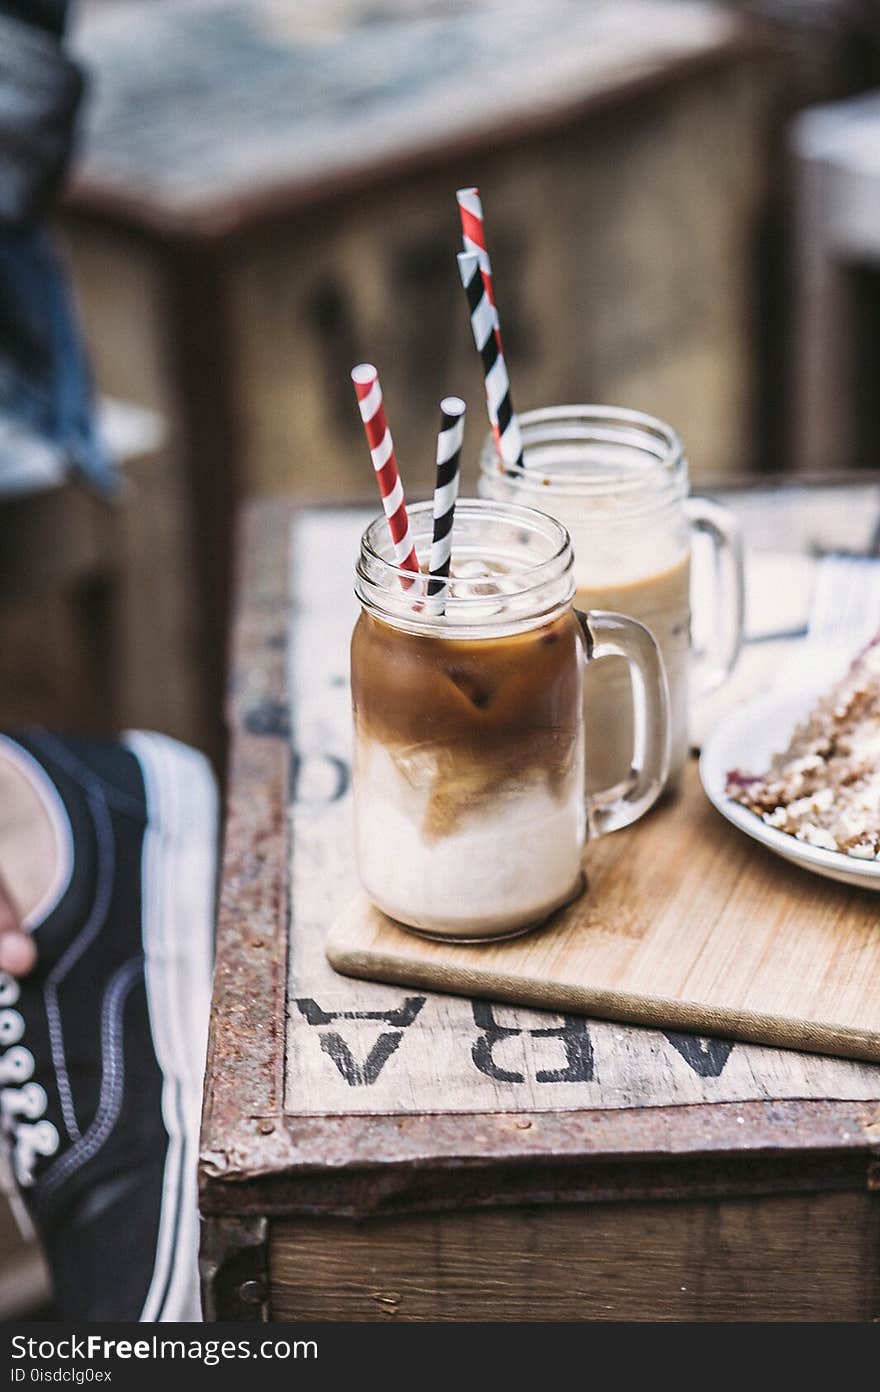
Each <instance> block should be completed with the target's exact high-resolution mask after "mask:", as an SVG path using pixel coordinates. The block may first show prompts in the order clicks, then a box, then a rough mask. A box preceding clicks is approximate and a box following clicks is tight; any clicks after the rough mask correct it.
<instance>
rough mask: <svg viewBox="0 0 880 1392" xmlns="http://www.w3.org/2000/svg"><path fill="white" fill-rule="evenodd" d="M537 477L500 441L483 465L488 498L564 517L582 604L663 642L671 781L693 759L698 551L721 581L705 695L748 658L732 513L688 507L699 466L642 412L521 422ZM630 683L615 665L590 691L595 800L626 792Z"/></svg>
mask: <svg viewBox="0 0 880 1392" xmlns="http://www.w3.org/2000/svg"><path fill="white" fill-rule="evenodd" d="M519 419H520V426H521V429H522V437H523V443H524V446H525V466H526V467H525V471H524V472H522V473H520V474H519V475H515V474H513V473H510V472H505V470H504V469H503V468H502V467H501V466H500V464H499V461H498V456H497V452H496V450H495V446H494V441H492V440H491V439H489V440H487V442H486V445H485V446H484V450H483V454H482V458H481V478H480V493H481V495H482V496H483V497H487V498H495V499H504V500H510V501H515V502H518V503H525V504H528V505H530V506H532V507H536V508H540V509H541V510H542V511H545V512H548V513H550V514H551V515H552V516H554V517H556V518H558V519H559V520H560V521H561V522H562V523H563V524H564V525H565V526H566V527H567V529H568V531H569V533H570V535H571V541H572V547H573V549H574V565H575V584H576V594H575V604H576V606H577V607H578V608H579V609H584V610H588V609H611V610H615V611H617V612H619V613H622V614H628V615H629V616H630V617H632V618H634V619H637V620H639V621H640V622H641V623H643V624H644V625H645V626H646V627H647V628H649V629H650V631H651V632H652V633H653V635H654V637H655V638H656V640H657V643H658V645H659V648H660V651H661V653H662V655H663V661H664V665H665V668H666V677H667V682H668V686H669V705H670V730H671V748H670V766H669V777H670V781H674V780H675V779H676V777H677V776H678V774H679V773H680V771H681V769H682V766H683V765H684V762H685V759H686V757H687V751H688V710H689V703H690V688H691V685H692V683H693V681H694V673H695V665H694V662H693V654H692V651H691V640H690V627H691V623H690V620H691V593H690V591H691V541H692V533H693V530H694V528H697V529H700V530H702V531H704V532H706V533H707V534H708V536H709V538H710V540H711V542H712V544H713V547H714V554H715V559H716V573H717V576H718V582H717V584H716V585H715V587H714V592H713V594H712V596H711V600H712V609H713V621H712V623H711V624H708V625H706V627H707V628H708V629H709V630H710V631H711V632H712V633H713V635H714V641H713V650H712V652H711V653H708V654H706V655H705V657H704V659H703V660H702V662H701V664H700V665H701V671H700V672H699V673H698V674H697V682H698V685H699V686H700V687H702V689H708V688H709V687H710V686H711V685H712V684H717V683H718V682H719V681H721V680H723V679H724V677H725V676H726V675H727V673H728V671H729V670H730V667H731V666H732V664H733V662H734V660H735V658H736V655H737V652H738V650H739V644H740V638H741V630H742V571H741V564H740V561H739V553H738V546H737V542H736V536H735V527H734V524H733V521H732V519H731V518H729V515H728V514H726V513H725V512H724V510H723V509H721V508H719V507H717V506H714V505H712V504H709V503H705V502H703V501H702V500H699V499H690V498H688V496H687V495H688V469H687V461H686V459H685V456H684V452H683V449H682V446H681V442H680V441H679V439H678V437H677V436H676V434H675V432H674V431H672V430H671V429H670V428H669V427H668V426H666V425H664V424H663V422H661V421H658V420H655V419H654V418H653V417H650V416H644V415H641V414H639V413H637V412H634V411H624V410H618V409H617V408H613V407H601V406H595V407H593V406H560V407H555V408H550V409H546V410H541V411H531V412H527V413H526V414H525V415H522V416H520V418H519ZM628 688H629V673H628V671H627V669H626V666H625V664H624V663H622V662H620V661H619V660H618V659H615V658H610V659H609V660H608V661H607V662H602V663H596V664H595V665H594V666H593V667H591V668H590V670H589V671H588V672H587V673H586V677H585V682H584V701H585V728H586V760H587V762H586V770H587V772H586V778H587V789H588V791H589V792H595V791H596V790H597V789H598V788H600V787H608V786H610V785H614V784H620V783H625V782H626V780H627V779H628V778H629V777H630V767H631V764H632V755H633V748H634V743H635V741H636V739H637V736H638V731H637V730H636V729H634V727H633V724H632V721H631V719H630V712H631V709H632V703H631V702H630V700H629V697H628Z"/></svg>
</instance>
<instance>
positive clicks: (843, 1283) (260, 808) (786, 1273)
mask: <svg viewBox="0 0 880 1392" xmlns="http://www.w3.org/2000/svg"><path fill="white" fill-rule="evenodd" d="M727 500H728V501H730V502H732V503H733V505H734V506H735V507H736V509H737V510H738V511H739V513H740V517H741V520H742V522H743V524H744V527H745V530H746V535H747V540H748V541H749V542H750V543H752V546H753V550H752V551H751V552H750V553H749V554H750V562H749V563H750V574H751V575H753V576H760V575H762V574H763V575H765V577H766V574H767V573H768V572H767V566H768V565H769V566H771V571H770V572H769V573H770V574H771V578H772V566H773V565H774V564H776V562H777V560H778V557H776V556H775V553H774V547H778V546H779V545H780V544H781V543H782V540H783V539H784V541H785V544H786V545H787V546H788V547H789V548H790V549H791V551H792V555H791V556H790V557H789V560H790V561H791V562H792V564H795V565H797V564H798V561H799V560H800V561H801V562H802V563H803V565H804V567H806V568H808V567H809V566H810V565H811V564H812V562H811V561H810V559H809V553H810V551H811V550H815V549H816V548H828V547H838V548H839V547H842V546H846V547H849V548H853V549H856V548H858V549H864V548H865V547H867V546H869V545H870V543H871V541H872V537H873V530H874V524H875V521H876V518H877V517H878V515H880V484H878V483H877V482H876V481H875V480H874V479H870V478H868V479H865V480H864V481H862V482H860V483H858V484H855V485H853V486H851V487H849V486H847V485H845V484H841V485H836V486H835V487H832V488H829V487H821V488H818V487H803V486H800V487H794V488H785V489H780V490H775V491H772V492H771V491H769V490H768V491H765V492H762V493H760V494H758V493H756V492H755V491H753V490H752V491H749V492H744V493H742V494H733V495H730V496H729V497H728V499H727ZM370 515H372V510H365V509H357V508H305V509H300V510H297V509H295V508H294V507H293V506H291V505H286V504H281V503H273V504H268V503H260V504H256V505H254V506H253V507H252V508H251V509H250V510H249V511H248V512H247V514H246V516H245V518H244V520H243V527H242V533H241V548H240V576H239V611H238V622H237V639H236V645H235V651H234V660H233V672H232V679H231V686H230V698H229V718H230V723H231V732H232V764H231V782H230V795H229V810H228V821H227V834H226V851H225V867H224V874H223V883H222V893H221V905H220V922H219V938H218V960H217V972H216V984H215V995H214V1009H213V1023H212V1035H211V1047H210V1052H209V1065H208V1078H207V1085H206V1099H205V1114H204V1126H203V1139H202V1156H201V1167H200V1186H201V1204H202V1211H203V1216H204V1239H203V1269H204V1276H205V1302H206V1313H207V1315H208V1317H209V1318H233V1319H247V1318H250V1319H259V1318H266V1317H273V1318H280V1319H284V1318H292V1319H302V1320H308V1319H318V1320H325V1319H355V1320H381V1319H400V1320H422V1319H434V1320H436V1319H440V1320H456V1319H526V1320H560V1319H561V1320H580V1319H644V1318H646V1319H673V1320H682V1319H684V1320H689V1319H715V1320H738V1319H793V1320H823V1319H825V1320H867V1319H871V1318H876V1317H878V1316H880V1261H878V1258H880V1205H878V1202H877V1198H876V1190H877V1187H878V1185H880V1168H878V1166H877V1159H876V1156H877V1152H878V1148H880V1067H878V1066H877V1065H873V1064H868V1063H855V1062H846V1061H843V1060H838V1059H830V1058H825V1057H821V1056H818V1055H803V1054H798V1053H794V1052H791V1051H784V1050H776V1049H768V1048H760V1047H757V1046H753V1045H746V1044H739V1043H738V1044H732V1043H730V1042H729V1041H725V1040H720V1039H710V1038H701V1037H697V1036H695V1035H686V1034H679V1033H673V1032H671V1031H667V1032H664V1031H659V1030H653V1029H639V1028H631V1027H627V1026H624V1025H620V1024H616V1023H610V1022H606V1021H601V1020H594V1019H585V1018H583V1017H580V1016H577V1015H573V1014H563V1015H556V1014H550V1013H544V1012H539V1011H535V1010H529V1009H523V1008H517V1007H513V1006H509V1005H501V1004H498V1003H494V1004H493V1003H491V1002H489V1001H486V1000H469V999H467V998H464V997H453V996H441V995H436V994H430V993H428V992H426V991H421V990H414V989H407V988H402V987H396V986H388V985H379V984H375V983H371V982H365V981H355V980H352V979H348V978H345V977H342V976H339V975H337V974H336V973H334V972H333V971H332V969H331V968H330V966H329V965H328V963H327V961H326V958H325V953H324V945H325V940H326V935H327V932H328V929H329V926H330V924H331V922H332V921H333V920H334V918H335V917H336V916H338V914H339V912H340V910H341V909H342V908H344V906H345V905H346V903H347V902H348V901H349V899H350V898H351V896H352V894H353V893H354V892H355V889H356V884H357V882H356V875H355V870H354V865H353V860H352V850H351V831H350V798H349V783H350V770H349V744H350V731H349V693H348V669H347V661H348V652H347V645H348V637H349V634H350V631H351V626H352V622H353V620H354V617H355V613H356V604H355V600H354V598H353V595H352V593H351V571H352V565H353V560H354V556H355V554H356V546H357V540H358V536H359V534H360V531H361V529H362V527H363V524H364V522H365V520H366V519H367V518H368V517H369V516H370ZM795 553H796V554H795ZM762 566H763V568H764V569H763V570H762ZM804 575H805V576H806V570H805V571H804ZM807 604H808V587H806V581H805V588H804V592H803V593H802V594H794V595H792V596H789V597H788V598H787V599H786V605H787V606H788V609H792V606H793V607H794V608H795V609H797V608H798V606H800V609H801V611H802V612H801V618H802V617H803V615H805V613H806V607H807ZM777 621H778V622H779V625H780V626H779V629H778V631H779V632H780V633H781V632H782V631H783V630H785V631H788V630H790V629H791V628H792V627H794V628H796V627H797V626H798V616H797V614H795V613H789V612H788V611H787V610H786V612H785V613H784V614H782V613H780V615H778V617H777ZM774 631H775V630H774ZM753 637H754V638H755V639H756V641H754V642H753V643H750V644H749V646H748V647H747V649H746V656H745V659H744V663H743V670H744V672H745V673H746V676H748V674H749V671H750V669H751V680H752V682H753V683H754V680H755V671H756V670H757V669H756V668H755V663H756V662H757V661H758V654H759V652H766V651H775V652H781V651H783V650H784V648H785V645H786V643H788V642H790V641H791V640H790V639H786V638H782V637H780V638H777V639H775V640H774V639H773V638H772V637H771V636H769V635H768V633H767V632H763V633H758V632H757V631H755V632H754V633H753ZM738 680H740V681H741V680H742V678H740V679H738ZM737 698H738V688H737V685H736V683H734V684H733V685H732V687H731V690H730V692H729V693H728V696H727V698H726V699H728V700H735V699H737ZM706 815H707V817H710V816H713V817H714V816H715V815H716V814H715V813H714V812H713V811H712V810H711V809H710V808H709V806H708V804H707V807H706Z"/></svg>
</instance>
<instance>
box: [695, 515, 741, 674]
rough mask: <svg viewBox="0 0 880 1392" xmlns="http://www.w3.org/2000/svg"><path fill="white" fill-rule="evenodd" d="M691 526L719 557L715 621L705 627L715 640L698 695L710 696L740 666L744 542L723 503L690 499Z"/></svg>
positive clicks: (704, 660)
mask: <svg viewBox="0 0 880 1392" xmlns="http://www.w3.org/2000/svg"><path fill="white" fill-rule="evenodd" d="M685 507H686V508H687V514H688V518H689V519H690V524H691V526H692V528H693V529H694V531H695V532H702V533H703V534H704V536H707V537H708V538H709V540H710V541H711V543H712V547H713V550H714V553H715V576H716V580H715V590H714V594H713V596H712V601H713V604H712V609H713V612H712V617H711V620H710V622H709V623H706V624H704V625H701V627H703V628H704V629H705V631H706V632H708V633H711V634H712V635H713V636H712V639H711V641H710V642H709V644H708V647H707V650H706V652H705V653H702V654H700V655H699V656H698V658H697V665H696V671H697V683H696V685H697V692H696V693H695V694H699V695H700V696H708V695H710V693H711V692H713V691H716V690H717V689H718V687H719V686H721V685H722V683H723V682H725V681H726V680H727V678H728V677H729V676H730V674H731V672H732V671H733V669H734V667H735V666H736V660H737V658H738V657H739V654H740V650H741V648H742V642H743V623H744V617H745V580H744V576H743V552H742V539H741V537H740V532H739V526H738V525H737V521H736V518H735V517H734V516H733V514H732V513H730V512H728V510H727V508H725V507H721V505H720V504H719V503H712V502H710V501H709V499H708V498H688V499H687V501H686V502H685Z"/></svg>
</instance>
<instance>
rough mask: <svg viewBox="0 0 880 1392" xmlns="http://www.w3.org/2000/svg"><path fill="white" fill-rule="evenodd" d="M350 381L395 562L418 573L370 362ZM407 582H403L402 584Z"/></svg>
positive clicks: (391, 445) (375, 374)
mask: <svg viewBox="0 0 880 1392" xmlns="http://www.w3.org/2000/svg"><path fill="white" fill-rule="evenodd" d="M351 380H352V382H353V383H354V389H355V392H356V394H357V399H358V406H359V407H360V412H361V420H362V421H363V423H364V432H365V434H366V437H367V444H368V445H369V447H370V455H371V456H372V460H373V468H374V469H375V470H376V479H377V480H378V483H379V492H380V493H381V495H382V507H383V508H384V510H385V516H386V517H387V518H388V530H389V531H390V533H391V540H392V542H393V543H394V559H395V560H396V562H397V564H398V566H400V567H401V568H402V569H403V570H412V571H415V572H416V573H417V574H418V573H419V559H418V556H417V555H416V548H415V546H414V544H413V539H412V535H411V533H410V530H409V518H408V517H407V513H406V499H405V498H404V496H403V484H402V483H401V481H400V475H399V473H398V472H397V460H396V459H395V458H394V443H393V441H392V439H391V431H390V430H389V429H388V422H387V420H386V419H385V407H384V406H383V405H382V388H381V387H380V385H379V374H378V372H377V371H376V369H375V367H373V365H372V363H359V364H358V366H357V367H354V368H352V371H351ZM406 583H407V582H406V581H404V584H406Z"/></svg>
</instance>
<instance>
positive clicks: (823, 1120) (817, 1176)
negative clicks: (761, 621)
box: [200, 480, 880, 1215]
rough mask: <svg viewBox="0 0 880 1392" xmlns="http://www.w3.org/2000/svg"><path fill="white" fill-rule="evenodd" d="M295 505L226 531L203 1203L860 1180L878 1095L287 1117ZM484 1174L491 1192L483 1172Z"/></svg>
mask: <svg viewBox="0 0 880 1392" xmlns="http://www.w3.org/2000/svg"><path fill="white" fill-rule="evenodd" d="M831 481H832V480H827V482H831ZM834 482H837V480H834ZM298 510H299V509H298V508H297V507H296V506H295V505H294V504H291V503H289V502H283V501H265V500H264V501H261V502H258V503H253V504H251V505H250V506H249V507H248V508H247V509H246V510H245V512H244V514H243V517H242V523H241V528H240V542H241V545H240V551H239V558H240V567H239V588H238V593H239V603H238V609H237V618H236V624H235V638H234V649H233V665H232V672H233V677H232V684H231V688H230V693H229V702H228V717H229V725H230V734H231V745H232V750H231V779H230V795H229V805H228V810H227V827H226V841H225V847H224V859H223V867H224V868H223V881H222V887H221V897H220V910H219V923H218V956H219V957H220V959H221V964H220V967H219V968H218V973H217V976H216V979H215V986H214V1001H213V1007H212V1020H211V1038H210V1046H209V1068H208V1077H209V1086H208V1088H207V1090H206V1096H205V1106H204V1117H203V1138H202V1153H201V1162H200V1191H201V1206H202V1211H203V1212H204V1213H205V1214H207V1215H210V1214H217V1215H221V1214H224V1213H233V1212H262V1213H268V1212H272V1213H317V1212H321V1213H328V1214H336V1215H344V1214H348V1215H352V1214H354V1215H363V1214H366V1213H370V1212H376V1211H388V1210H393V1211H408V1210H409V1208H411V1207H412V1208H415V1209H419V1210H421V1209H426V1208H428V1207H443V1206H444V1205H461V1204H465V1203H470V1204H479V1203H483V1202H490V1201H491V1202H502V1203H503V1202H548V1201H553V1202H560V1201H566V1198H567V1199H568V1201H572V1202H574V1201H579V1202H581V1201H585V1200H586V1199H591V1200H592V1201H601V1200H603V1199H612V1198H616V1199H620V1198H623V1197H637V1196H639V1195H640V1194H642V1195H647V1194H650V1195H651V1196H653V1197H663V1196H664V1195H670V1196H671V1195H672V1194H673V1193H675V1192H678V1193H681V1191H682V1188H683V1186H685V1185H686V1184H688V1185H690V1186H692V1187H693V1189H694V1192H696V1191H697V1190H698V1189H699V1188H700V1186H702V1188H703V1191H704V1192H707V1193H708V1192H712V1193H715V1192H736V1193H743V1192H756V1191H761V1192H764V1191H769V1190H773V1191H776V1190H779V1189H783V1190H785V1189H799V1188H803V1187H804V1186H805V1184H808V1187H809V1186H813V1187H815V1185H816V1184H817V1183H819V1182H820V1180H821V1182H822V1183H824V1184H825V1185H829V1184H830V1185H832V1186H834V1187H841V1186H842V1187H858V1188H865V1187H868V1186H869V1185H870V1187H874V1186H875V1185H876V1173H877V1166H876V1156H877V1155H878V1153H880V1101H878V1102H852V1101H849V1102H846V1101H797V1100H794V1101H792V1100H787V1101H765V1102H747V1103H741V1104H739V1103H721V1104H719V1103H713V1104H708V1103H706V1104H699V1105H695V1106H685V1107H681V1106H676V1107H649V1108H639V1109H620V1110H615V1111H599V1110H593V1111H583V1112H541V1113H528V1114H520V1113H517V1114H511V1113H485V1114H473V1113H456V1114H449V1113H447V1114H442V1115H432V1114H427V1113H419V1114H416V1115H411V1116H388V1115H365V1116H346V1117H340V1116H307V1117H306V1116H295V1115H285V1114H284V1101H283V1087H284V1057H285V1038H284V1022H285V1020H286V1009H285V1005H286V968H287V933H288V904H287V866H288V854H289V830H288V827H289V824H288V805H287V798H288V767H289V755H290V751H289V747H288V733H287V727H286V712H287V629H288V611H289V594H290V590H289V550H290V534H291V525H292V523H293V521H294V519H295V516H296V513H297V511H298ZM707 1162H711V1167H712V1168H711V1170H710V1169H709V1168H707ZM490 1167H491V1169H492V1180H491V1193H492V1195H494V1197H490V1196H489V1193H488V1191H484V1189H483V1184H482V1179H481V1172H485V1171H486V1170H487V1169H489V1168H490ZM808 1176H809V1177H810V1178H809V1181H808ZM823 1176H824V1178H823ZM756 1186H757V1188H756ZM505 1196H506V1197H505Z"/></svg>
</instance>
